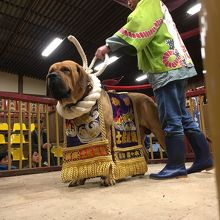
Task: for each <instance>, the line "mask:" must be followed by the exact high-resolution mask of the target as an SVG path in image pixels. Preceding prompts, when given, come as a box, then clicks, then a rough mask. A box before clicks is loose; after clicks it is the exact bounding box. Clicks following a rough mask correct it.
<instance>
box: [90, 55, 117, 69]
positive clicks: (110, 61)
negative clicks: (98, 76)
mask: <svg viewBox="0 0 220 220" xmlns="http://www.w3.org/2000/svg"><path fill="white" fill-rule="evenodd" d="M119 58H120V57H117V56H112V57H110V58H109V60H108V64H107V65H109V64H111V63H113V62H115V61H116V60H118V59H119ZM103 65H104V62H103V63H100V64H98V65H97V66H96V67H95V68H94V69H95V70H96V71H99V70H100V69H102V67H103Z"/></svg>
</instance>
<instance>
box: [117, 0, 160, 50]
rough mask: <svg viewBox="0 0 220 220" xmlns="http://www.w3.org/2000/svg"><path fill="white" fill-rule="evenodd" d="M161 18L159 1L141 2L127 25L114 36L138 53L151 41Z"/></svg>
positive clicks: (142, 0)
mask: <svg viewBox="0 0 220 220" xmlns="http://www.w3.org/2000/svg"><path fill="white" fill-rule="evenodd" d="M163 17H164V15H163V12H162V10H161V7H160V0H141V1H140V2H139V3H138V5H137V7H136V9H135V10H134V11H133V12H132V13H131V14H130V15H129V17H128V20H127V23H126V24H125V25H124V26H123V27H122V28H121V29H120V30H119V31H118V32H116V34H115V35H116V36H118V37H119V38H121V39H123V40H124V41H125V42H127V43H128V44H129V45H131V46H133V47H135V48H136V50H137V52H139V51H141V50H143V49H144V48H145V47H146V46H147V45H148V44H149V42H150V41H151V40H152V39H153V37H154V35H155V34H156V32H157V31H158V29H159V28H160V26H161V24H162V23H163Z"/></svg>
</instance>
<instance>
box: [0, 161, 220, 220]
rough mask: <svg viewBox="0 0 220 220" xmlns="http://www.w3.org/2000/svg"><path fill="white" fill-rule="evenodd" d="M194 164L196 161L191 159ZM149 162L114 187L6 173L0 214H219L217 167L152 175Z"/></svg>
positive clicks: (82, 219) (14, 219) (130, 219)
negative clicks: (168, 175)
mask: <svg viewBox="0 0 220 220" xmlns="http://www.w3.org/2000/svg"><path fill="white" fill-rule="evenodd" d="M188 165H190V164H188ZM162 167H163V165H161V164H155V165H149V171H148V173H147V174H146V175H145V176H144V177H142V178H140V177H135V178H127V179H126V180H124V181H120V182H119V183H117V185H115V186H113V187H101V186H100V185H99V179H98V178H96V179H92V180H89V181H88V182H86V184H85V185H84V186H80V187H76V188H68V187H67V184H64V183H62V182H61V181H60V176H59V175H60V172H51V173H44V174H35V175H26V176H18V177H7V178H1V179H0V220H21V219H22V220H35V219H40V220H42V219H43V220H44V219H45V220H50V219H51V220H62V219H65V220H69V219H71V220H78V219H79V220H87V219H88V220H90V219H93V220H108V219H111V220H114V219H117V220H124V219H126V220H142V219H143V220H146V219H149V220H160V219H161V220H167V219H173V220H179V219H181V220H188V219H189V220H205V219H207V220H212V219H213V220H218V219H219V217H218V205H217V202H218V201H217V193H216V186H215V174H214V171H209V172H202V173H197V174H191V175H188V177H187V178H181V179H171V180H163V181H157V180H151V179H149V176H148V175H149V173H151V172H155V171H159V170H160V169H161V168H162Z"/></svg>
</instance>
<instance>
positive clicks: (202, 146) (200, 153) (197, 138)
mask: <svg viewBox="0 0 220 220" xmlns="http://www.w3.org/2000/svg"><path fill="white" fill-rule="evenodd" d="M185 134H186V136H187V138H188V140H189V143H190V145H191V146H192V149H193V151H194V153H195V161H194V163H193V165H192V166H191V167H190V168H189V169H187V173H188V174H190V173H196V172H201V171H203V170H210V169H212V168H213V160H212V157H211V154H210V151H209V145H208V142H207V141H206V139H205V136H204V134H203V133H202V132H201V131H187V132H186V133H185Z"/></svg>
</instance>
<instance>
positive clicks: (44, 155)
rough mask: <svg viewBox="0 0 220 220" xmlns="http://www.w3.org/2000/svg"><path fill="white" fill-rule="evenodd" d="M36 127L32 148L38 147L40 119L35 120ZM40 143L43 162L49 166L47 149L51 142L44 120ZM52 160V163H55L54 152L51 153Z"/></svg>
mask: <svg viewBox="0 0 220 220" xmlns="http://www.w3.org/2000/svg"><path fill="white" fill-rule="evenodd" d="M34 124H35V129H34V130H33V131H32V133H31V140H32V149H36V148H38V121H37V120H35V121H34ZM40 142H41V143H40V145H41V155H42V164H43V165H45V166H47V165H48V156H47V149H48V148H49V151H50V148H51V144H50V143H47V133H46V132H45V130H44V123H43V120H40ZM50 161H51V165H52V166H53V165H55V163H54V158H53V154H51V153H50Z"/></svg>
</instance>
